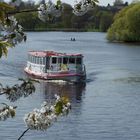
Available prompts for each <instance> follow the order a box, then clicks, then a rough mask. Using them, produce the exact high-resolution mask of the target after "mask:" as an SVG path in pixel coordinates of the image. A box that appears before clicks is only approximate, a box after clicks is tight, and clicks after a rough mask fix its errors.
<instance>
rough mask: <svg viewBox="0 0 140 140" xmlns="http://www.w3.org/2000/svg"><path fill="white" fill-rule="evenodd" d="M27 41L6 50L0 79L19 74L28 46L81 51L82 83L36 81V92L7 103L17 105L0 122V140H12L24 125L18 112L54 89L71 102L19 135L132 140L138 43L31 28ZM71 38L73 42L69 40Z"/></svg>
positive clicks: (32, 139)
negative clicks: (62, 112)
mask: <svg viewBox="0 0 140 140" xmlns="http://www.w3.org/2000/svg"><path fill="white" fill-rule="evenodd" d="M27 34H28V41H27V42H26V43H22V44H19V45H18V46H17V47H15V48H13V49H10V50H9V54H8V57H7V58H2V59H1V60H0V82H1V83H3V84H4V85H5V84H9V85H14V84H15V83H17V79H18V78H21V77H25V76H26V75H25V73H24V71H23V69H24V67H25V65H26V61H27V52H28V50H53V51H58V52H67V53H82V54H83V55H84V62H85V65H86V69H87V82H86V84H85V85H81V84H77V85H74V84H56V83H46V82H41V83H40V84H38V83H37V84H36V85H35V86H36V92H35V93H34V94H33V95H31V96H29V97H27V98H21V99H19V100H18V101H16V102H15V103H10V102H9V101H8V100H7V99H6V98H5V96H4V95H2V96H0V102H1V103H2V102H6V103H7V104H11V105H17V106H18V108H17V114H16V117H15V118H14V119H11V118H9V119H8V120H7V121H5V122H0V140H16V139H17V138H18V137H19V136H20V135H21V133H22V132H23V131H24V130H26V126H25V124H24V121H23V117H24V114H26V113H28V112H31V111H32V110H33V109H34V108H40V105H41V103H42V102H43V101H45V100H47V99H51V98H52V97H53V96H54V94H60V95H66V96H68V97H69V98H70V101H71V103H72V110H71V112H70V114H69V115H68V116H67V117H62V118H60V119H58V121H57V122H56V123H55V124H54V125H53V126H52V127H50V128H49V129H48V130H47V131H45V132H42V131H31V130H30V131H29V132H28V133H26V134H25V136H24V137H23V140H138V139H140V45H134V44H119V43H108V42H107V40H106V39H105V36H106V34H104V33H92V32H88V33H84V32H82V33H73V32H70V33H69V32H31V33H27ZM72 37H75V38H76V41H70V39H71V38H72Z"/></svg>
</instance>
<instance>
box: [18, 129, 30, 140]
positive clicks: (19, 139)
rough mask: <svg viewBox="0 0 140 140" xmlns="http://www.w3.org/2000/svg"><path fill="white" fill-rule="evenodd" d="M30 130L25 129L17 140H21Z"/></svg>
mask: <svg viewBox="0 0 140 140" xmlns="http://www.w3.org/2000/svg"><path fill="white" fill-rule="evenodd" d="M29 130H30V128H27V129H26V130H25V131H24V132H23V133H22V134H21V136H20V137H19V138H18V140H21V138H22V137H23V136H24V134H25V133H26V132H28V131H29Z"/></svg>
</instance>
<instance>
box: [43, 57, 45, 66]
mask: <svg viewBox="0 0 140 140" xmlns="http://www.w3.org/2000/svg"><path fill="white" fill-rule="evenodd" d="M43 65H45V57H43Z"/></svg>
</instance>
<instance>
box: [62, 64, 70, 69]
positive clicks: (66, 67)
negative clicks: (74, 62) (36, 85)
mask: <svg viewBox="0 0 140 140" xmlns="http://www.w3.org/2000/svg"><path fill="white" fill-rule="evenodd" d="M60 70H63V71H67V70H69V68H68V65H67V64H61V65H60Z"/></svg>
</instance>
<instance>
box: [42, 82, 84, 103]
mask: <svg viewBox="0 0 140 140" xmlns="http://www.w3.org/2000/svg"><path fill="white" fill-rule="evenodd" d="M85 88H86V83H80V84H71V83H67V82H65V83H53V82H41V89H42V93H44V96H45V97H44V98H45V99H50V98H54V95H55V94H58V95H60V96H66V97H68V98H69V99H70V100H71V101H72V102H80V101H81V100H82V95H84V94H85Z"/></svg>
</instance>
